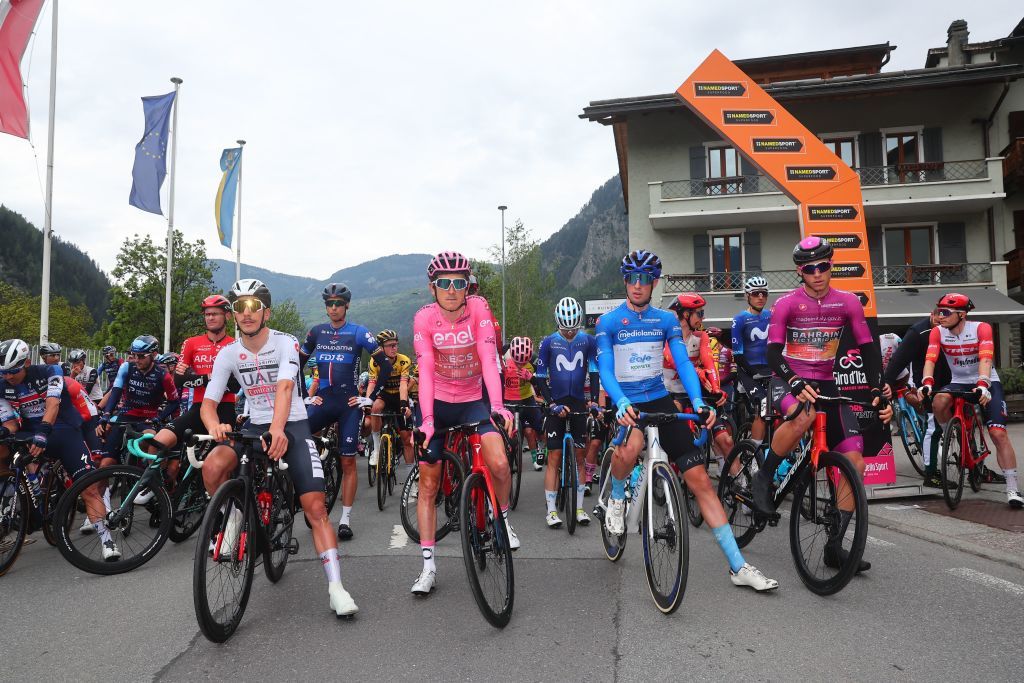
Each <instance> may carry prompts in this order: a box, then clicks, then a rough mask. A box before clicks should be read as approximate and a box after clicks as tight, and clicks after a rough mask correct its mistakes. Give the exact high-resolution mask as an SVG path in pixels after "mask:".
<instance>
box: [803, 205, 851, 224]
mask: <svg viewBox="0 0 1024 683" xmlns="http://www.w3.org/2000/svg"><path fill="white" fill-rule="evenodd" d="M857 216H858V213H857V207H855V206H809V207H807V218H808V219H810V220H812V221H852V220H856V219H857Z"/></svg>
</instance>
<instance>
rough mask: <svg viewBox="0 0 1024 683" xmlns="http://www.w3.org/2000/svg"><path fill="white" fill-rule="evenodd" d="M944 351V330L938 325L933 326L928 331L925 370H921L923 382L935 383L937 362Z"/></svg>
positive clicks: (929, 384) (924, 384) (926, 383)
mask: <svg viewBox="0 0 1024 683" xmlns="http://www.w3.org/2000/svg"><path fill="white" fill-rule="evenodd" d="M940 353H942V332H941V331H940V329H939V328H938V327H933V328H932V331H931V332H929V333H928V350H927V351H925V354H924V370H923V371H922V372H921V384H922V385H923V386H928V387H930V386H932V385H934V384H935V362H936V361H938V360H939V354H940Z"/></svg>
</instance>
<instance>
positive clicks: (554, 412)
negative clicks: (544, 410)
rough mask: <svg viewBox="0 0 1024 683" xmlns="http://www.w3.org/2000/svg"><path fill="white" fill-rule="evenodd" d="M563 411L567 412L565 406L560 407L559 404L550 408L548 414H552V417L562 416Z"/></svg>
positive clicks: (553, 404) (554, 404)
mask: <svg viewBox="0 0 1024 683" xmlns="http://www.w3.org/2000/svg"><path fill="white" fill-rule="evenodd" d="M563 410H565V406H562V405H559V404H557V403H552V404H551V407H550V408H548V412H550V413H551V414H552V415H560V414H561V413H562V411H563Z"/></svg>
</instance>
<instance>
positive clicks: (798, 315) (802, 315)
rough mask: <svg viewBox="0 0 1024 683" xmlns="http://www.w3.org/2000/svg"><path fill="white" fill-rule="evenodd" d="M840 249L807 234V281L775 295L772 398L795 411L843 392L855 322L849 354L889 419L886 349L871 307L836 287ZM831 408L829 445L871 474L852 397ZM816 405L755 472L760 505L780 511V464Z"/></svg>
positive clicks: (835, 545) (799, 252) (836, 558)
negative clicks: (842, 354)
mask: <svg viewBox="0 0 1024 683" xmlns="http://www.w3.org/2000/svg"><path fill="white" fill-rule="evenodd" d="M832 253H833V252H832V245H831V244H829V243H828V242H826V241H825V240H823V239H821V238H820V237H817V236H812V237H807V238H805V239H803V240H801V241H800V243H799V244H797V245H796V248H795V249H793V263H795V264H796V272H797V275H798V276H799V277H800V280H801V282H802V285H801V286H800V287H797V288H796V289H794V290H793V291H792V292H790V293H789V294H787V295H785V296H783V297H781V298H779V300H778V301H776V302H775V305H774V306H773V307H772V313H771V323H770V324H769V325H768V351H767V356H768V364H769V365H770V366H771V368H772V370H773V371H774V372H775V374H776V378H775V379H773V380H772V400H773V402H774V403H775V407H776V410H778V411H779V412H782V413H785V414H787V415H789V414H791V413H792V412H793V411H794V410H796V409H797V406H798V405H799V404H801V403H806V402H808V401H812V402H813V401H814V400H815V399H816V398H817V397H818V395H819V394H820V395H822V396H838V395H839V389H838V387H837V386H836V382H835V378H834V375H833V374H832V370H833V366H834V365H835V362H836V354H837V353H838V351H839V342H840V340H841V338H842V336H843V332H844V330H846V329H847V328H850V331H851V332H852V334H853V339H854V341H855V342H856V344H857V345H858V347H859V351H860V353H859V355H858V354H857V353H855V352H854V351H853V350H851V351H850V352H849V353H848V354H847V356H846V359H848V360H847V362H848V363H849V364H850V365H852V366H853V367H856V368H858V369H862V370H863V372H864V375H865V377H866V382H867V385H868V386H869V387H871V394H872V396H873V401H872V403H873V404H874V405H875V406H877V407H878V416H879V417H880V418H881V419H882V421H883V422H884V423H888V422H889V420H890V419H891V418H892V408H890V407H889V406H888V405H886V404H885V402H884V401H883V399H882V353H881V351H880V350H879V347H878V342H877V341H876V340H875V339H874V338H873V337H872V335H871V330H870V329H868V325H867V321H866V320H865V319H864V307H863V306H862V305H861V303H860V299H859V298H858V297H857V295H855V294H852V293H850V292H844V291H841V290H838V289H832V287H831V281H832ZM811 382H814V383H815V385H816V386H817V388H815V387H814V386H812V385H811ZM823 410H825V411H826V415H827V416H828V421H827V429H828V432H827V434H826V438H827V441H828V445H829V448H830V449H831V450H834V451H837V452H839V453H842V454H843V455H845V456H846V457H847V458H848V459H849V460H850V462H851V463H852V464H853V466H854V467H855V468H856V469H857V472H858V473H859V474H860V476H861V477H863V476H864V439H863V437H862V436H861V430H860V426H859V425H858V424H857V417H856V415H855V414H854V413H853V411H852V410H851V409H850V407H849V406H848V405H846V404H836V403H827V404H825V407H824V408H823ZM815 412H816V411H815V409H814V406H813V405H811V406H808V408H807V410H805V411H804V412H803V413H802V414H800V415H799V416H798V417H796V418H795V419H794V420H792V421H791V422H785V423H782V424H781V425H779V428H778V429H777V430H776V431H775V435H774V436H773V437H772V443H771V447H770V448H769V449H768V451H767V453H766V454H765V462H764V464H763V465H762V467H761V469H760V470H758V473H757V475H755V476H754V482H753V494H754V496H753V498H754V507H755V508H756V509H757V510H758V512H761V513H770V512H771V511H772V507H773V506H772V504H771V498H772V486H773V481H772V480H773V478H774V475H775V470H776V469H777V468H778V466H779V463H781V462H782V459H783V458H784V457H785V456H786V455H787V454H789V453H790V452H791V451H792V450H793V448H794V447H796V445H797V442H799V440H800V437H801V436H803V435H804V434H805V433H806V432H807V430H808V429H810V428H811V427H812V426H813V425H814V416H815ZM844 488H845V485H843V484H841V485H840V489H841V491H840V493H839V497H840V499H841V502H840V504H839V507H840V515H841V520H840V522H841V523H840V525H839V527H838V533H835V534H833V535H831V536H829V538H828V540H827V541H826V543H825V553H824V559H825V565H826V566H828V567H832V568H838V567H840V566H842V565H843V564H844V563H845V561H846V557H845V555H846V550H844V549H843V547H842V542H843V537H844V535H845V533H846V528H847V526H848V525H849V523H850V519H852V516H853V512H852V502H847V499H848V498H849V496H845V495H843V493H842V489H844ZM848 506H849V508H850V509H849V510H847V509H846V508H847V507H848ZM870 568H871V563H870V562H865V561H863V560H861V563H860V567H859V568H858V570H857V571H858V572H861V571H867V570H868V569H870Z"/></svg>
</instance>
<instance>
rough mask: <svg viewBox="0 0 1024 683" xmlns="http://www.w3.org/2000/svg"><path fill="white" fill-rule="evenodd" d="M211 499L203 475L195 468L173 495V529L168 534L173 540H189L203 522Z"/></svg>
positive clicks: (175, 541) (176, 541) (177, 541)
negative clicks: (207, 493)
mask: <svg viewBox="0 0 1024 683" xmlns="http://www.w3.org/2000/svg"><path fill="white" fill-rule="evenodd" d="M209 500H210V498H209V496H207V495H206V488H205V487H204V486H203V477H202V475H201V474H200V473H199V471H198V470H193V471H192V472H191V474H189V476H188V478H187V479H185V481H183V482H182V483H180V484H178V487H177V488H176V489H174V494H173V495H172V496H171V508H172V512H171V530H170V532H169V533H168V536H169V538H170V539H171V541H172V542H174V543H181V542H182V541H187V540H188V539H189V538H190V537H191V536H192V534H194V533H195V532H196V530H197V529H198V528H199V525H200V524H202V523H203V517H204V516H205V515H206V504H207V503H208V502H209Z"/></svg>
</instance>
